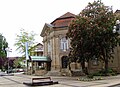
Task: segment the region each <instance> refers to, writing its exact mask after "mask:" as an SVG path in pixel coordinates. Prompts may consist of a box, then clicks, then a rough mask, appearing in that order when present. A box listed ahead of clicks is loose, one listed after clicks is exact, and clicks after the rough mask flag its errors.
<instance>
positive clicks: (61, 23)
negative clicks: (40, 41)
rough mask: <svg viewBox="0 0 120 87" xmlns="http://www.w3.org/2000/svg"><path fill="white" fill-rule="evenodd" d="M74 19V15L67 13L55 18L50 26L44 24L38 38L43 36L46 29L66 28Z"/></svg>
mask: <svg viewBox="0 0 120 87" xmlns="http://www.w3.org/2000/svg"><path fill="white" fill-rule="evenodd" d="M75 17H76V15H75V14H72V13H70V12H67V13H65V14H63V15H62V16H60V17H58V18H56V19H55V20H54V21H53V22H51V23H50V24H47V23H45V25H44V27H43V29H42V32H41V34H40V36H42V37H43V36H44V35H45V31H46V30H47V29H57V28H63V27H68V26H69V24H70V23H71V21H72V20H74V19H75Z"/></svg>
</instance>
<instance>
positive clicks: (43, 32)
mask: <svg viewBox="0 0 120 87" xmlns="http://www.w3.org/2000/svg"><path fill="white" fill-rule="evenodd" d="M53 27H54V26H53V25H51V24H47V23H45V25H44V27H43V29H42V32H41V34H40V36H42V37H43V36H45V35H46V33H47V32H48V31H49V30H50V29H51V28H53Z"/></svg>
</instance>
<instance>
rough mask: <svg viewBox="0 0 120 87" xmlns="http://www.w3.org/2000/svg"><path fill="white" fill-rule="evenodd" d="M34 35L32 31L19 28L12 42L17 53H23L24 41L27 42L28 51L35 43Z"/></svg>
mask: <svg viewBox="0 0 120 87" xmlns="http://www.w3.org/2000/svg"><path fill="white" fill-rule="evenodd" d="M35 35H36V34H35V33H34V32H33V31H32V32H30V33H28V32H26V31H25V30H24V29H21V30H20V34H18V35H16V42H15V44H14V45H15V46H16V47H17V49H16V50H19V53H22V54H23V55H25V42H28V44H29V46H28V52H30V47H32V46H33V45H34V43H35V42H34V41H35V39H34V37H35Z"/></svg>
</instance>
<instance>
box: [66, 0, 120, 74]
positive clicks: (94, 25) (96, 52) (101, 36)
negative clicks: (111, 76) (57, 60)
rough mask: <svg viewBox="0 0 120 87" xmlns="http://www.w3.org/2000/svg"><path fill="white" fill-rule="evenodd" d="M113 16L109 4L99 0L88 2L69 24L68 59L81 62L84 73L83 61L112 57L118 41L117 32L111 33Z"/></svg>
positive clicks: (105, 59) (106, 64) (106, 68)
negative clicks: (69, 45) (69, 46)
mask: <svg viewBox="0 0 120 87" xmlns="http://www.w3.org/2000/svg"><path fill="white" fill-rule="evenodd" d="M114 25H115V16H114V13H113V10H112V8H111V7H109V6H105V5H104V4H103V3H102V2H101V1H99V0H98V1H94V2H93V3H89V4H88V5H87V7H86V8H85V9H83V10H82V12H81V13H80V14H79V15H78V16H77V17H76V19H75V20H73V21H72V23H71V24H70V26H69V29H68V33H67V37H68V38H70V40H71V43H70V44H71V48H70V49H71V50H70V54H69V57H70V60H71V61H78V62H80V63H81V66H82V70H83V72H84V73H85V74H88V71H87V70H86V68H85V62H88V61H89V60H92V59H94V58H97V59H98V60H102V61H103V62H104V63H105V71H106V73H107V70H108V62H109V60H111V59H112V58H113V55H112V51H114V50H113V49H114V48H115V47H116V46H117V43H118V42H119V38H118V34H117V33H116V34H114V33H113V26H114Z"/></svg>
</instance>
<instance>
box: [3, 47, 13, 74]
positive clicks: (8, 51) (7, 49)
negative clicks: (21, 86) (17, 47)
mask: <svg viewBox="0 0 120 87" xmlns="http://www.w3.org/2000/svg"><path fill="white" fill-rule="evenodd" d="M5 50H6V51H7V58H8V72H7V73H8V74H9V53H10V52H12V49H10V48H9V47H8V48H6V49H5Z"/></svg>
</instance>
